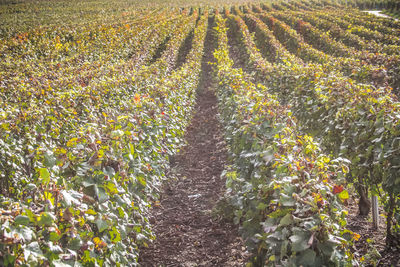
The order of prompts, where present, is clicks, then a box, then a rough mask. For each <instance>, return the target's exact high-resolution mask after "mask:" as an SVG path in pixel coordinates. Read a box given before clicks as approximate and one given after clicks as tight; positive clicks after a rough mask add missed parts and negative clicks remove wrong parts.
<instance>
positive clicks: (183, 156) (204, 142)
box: [139, 21, 248, 267]
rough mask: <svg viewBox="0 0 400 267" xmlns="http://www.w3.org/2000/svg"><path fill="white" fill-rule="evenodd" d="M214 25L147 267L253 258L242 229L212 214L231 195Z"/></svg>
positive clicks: (155, 215) (145, 254)
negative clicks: (223, 175)
mask: <svg viewBox="0 0 400 267" xmlns="http://www.w3.org/2000/svg"><path fill="white" fill-rule="evenodd" d="M211 22H212V21H210V27H209V29H208V33H207V36H206V41H205V42H206V43H205V55H204V57H203V62H202V76H201V81H200V86H199V88H198V95H197V104H196V107H195V114H194V117H193V119H192V122H191V125H190V126H189V127H188V129H187V135H186V141H187V145H186V146H185V147H184V148H183V149H182V151H181V152H180V153H179V154H178V155H177V156H176V157H175V158H174V159H173V160H172V164H173V170H174V171H173V172H171V177H170V178H171V179H170V182H169V183H168V184H167V185H166V186H165V189H164V192H163V193H162V195H161V201H160V203H159V204H158V205H156V206H154V207H153V210H152V219H151V222H152V224H153V229H154V232H155V235H156V240H155V241H154V243H153V244H151V245H150V246H149V247H148V248H142V249H141V256H140V259H139V263H140V264H141V266H143V267H146V266H185V267H189V266H190V267H191V266H244V265H245V263H246V260H247V257H248V254H247V252H246V249H245V245H244V243H243V240H242V239H241V238H240V236H239V233H238V226H237V225H234V224H232V223H231V222H228V221H224V220H222V219H218V218H217V217H218V216H213V211H212V210H213V208H214V207H215V205H216V203H217V201H218V200H219V199H220V198H221V197H222V196H223V194H224V191H225V181H224V179H223V178H221V172H222V171H223V170H224V166H225V164H226V163H227V151H226V144H225V141H224V138H223V129H222V127H221V125H220V123H219V120H218V115H217V114H218V109H217V99H216V97H215V94H214V90H215V86H216V82H215V81H214V75H213V71H212V67H211V66H210V65H209V64H208V62H210V61H213V55H212V51H214V48H215V36H214V34H213V30H212V23H211ZM174 177H175V178H174Z"/></svg>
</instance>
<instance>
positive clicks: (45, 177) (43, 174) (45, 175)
mask: <svg viewBox="0 0 400 267" xmlns="http://www.w3.org/2000/svg"><path fill="white" fill-rule="evenodd" d="M39 175H40V178H41V179H42V180H43V182H44V183H45V184H48V183H49V182H50V173H49V171H48V170H47V169H46V168H40V169H39Z"/></svg>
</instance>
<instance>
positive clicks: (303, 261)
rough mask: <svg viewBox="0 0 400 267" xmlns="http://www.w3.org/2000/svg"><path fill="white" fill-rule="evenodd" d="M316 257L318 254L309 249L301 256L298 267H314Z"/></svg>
mask: <svg viewBox="0 0 400 267" xmlns="http://www.w3.org/2000/svg"><path fill="white" fill-rule="evenodd" d="M316 256H317V253H315V251H314V250H312V249H307V250H305V251H304V252H302V253H301V254H300V255H299V260H298V265H299V266H300V265H302V266H314V263H315V257H316Z"/></svg>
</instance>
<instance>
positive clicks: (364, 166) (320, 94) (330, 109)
mask: <svg viewBox="0 0 400 267" xmlns="http://www.w3.org/2000/svg"><path fill="white" fill-rule="evenodd" d="M246 18H247V20H249V19H251V15H247V16H246ZM253 18H254V16H253ZM236 21H238V23H237V24H236V25H238V26H239V27H240V28H241V30H240V31H238V32H239V33H241V34H242V39H243V40H244V41H243V45H244V46H246V49H247V51H248V55H249V60H250V64H254V65H255V66H257V68H258V70H259V73H258V77H259V79H262V81H263V84H265V85H267V86H268V87H269V88H270V89H271V90H273V91H274V92H276V94H278V95H279V97H280V99H283V100H284V102H287V103H289V104H290V105H291V107H292V109H293V114H295V115H296V118H297V119H298V120H299V122H300V124H299V128H300V129H302V130H303V131H304V132H307V133H309V134H311V135H312V136H314V137H315V138H317V139H318V140H320V141H321V143H322V145H323V147H324V149H325V151H327V152H328V153H329V154H331V155H333V156H334V157H344V158H348V159H349V160H350V162H351V163H350V170H351V171H350V172H349V173H348V174H347V177H346V179H347V181H348V182H351V183H353V184H354V185H355V187H356V188H357V190H358V192H359V195H360V201H359V210H360V213H361V214H364V215H366V214H368V213H369V210H370V203H369V200H368V193H370V194H374V195H375V194H379V196H380V201H381V202H382V203H383V205H384V208H385V211H386V213H385V215H386V218H387V223H386V226H387V239H386V240H387V243H388V245H397V244H396V240H397V238H398V235H399V219H398V218H399V196H400V192H399V191H398V188H396V184H397V183H398V182H399V181H400V180H399V179H398V178H397V177H398V174H397V170H398V163H397V159H398V153H399V149H398V148H397V146H398V145H397V140H398V139H399V129H398V125H399V121H398V117H399V115H398V112H399V110H398V104H397V102H396V101H395V99H396V98H395V97H394V96H391V93H390V92H389V91H387V90H385V88H375V87H373V86H371V85H367V84H358V83H356V82H354V81H353V80H351V79H349V78H347V77H345V76H343V75H341V74H340V73H338V72H337V71H332V70H328V69H326V68H325V67H324V66H323V65H311V64H309V65H300V64H297V63H295V62H287V61H281V62H279V63H276V64H271V63H268V62H267V61H265V60H264V58H263V55H261V53H260V52H259V51H258V48H257V42H254V40H252V36H251V35H250V33H249V32H248V30H247V29H246V25H245V23H244V22H240V19H239V18H236ZM254 21H255V22H257V20H256V19H253V23H254ZM238 26H237V27H238ZM263 45H267V46H268V45H269V44H268V43H264V44H263ZM265 56H268V55H265ZM382 189H383V191H382Z"/></svg>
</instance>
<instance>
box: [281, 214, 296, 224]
mask: <svg viewBox="0 0 400 267" xmlns="http://www.w3.org/2000/svg"><path fill="white" fill-rule="evenodd" d="M292 222H293V219H292V215H291V214H290V213H288V214H286V215H285V217H283V218H282V219H281V221H280V222H279V226H286V225H290V224H291V223H292Z"/></svg>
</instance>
